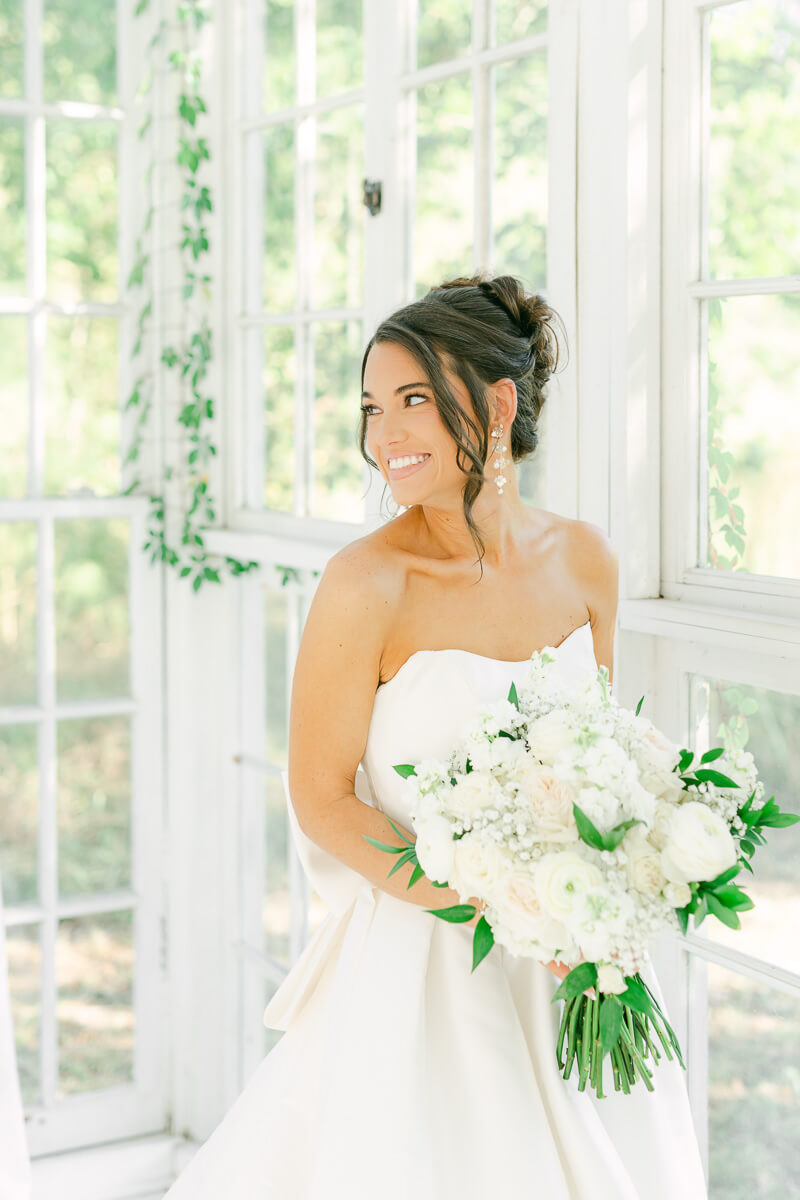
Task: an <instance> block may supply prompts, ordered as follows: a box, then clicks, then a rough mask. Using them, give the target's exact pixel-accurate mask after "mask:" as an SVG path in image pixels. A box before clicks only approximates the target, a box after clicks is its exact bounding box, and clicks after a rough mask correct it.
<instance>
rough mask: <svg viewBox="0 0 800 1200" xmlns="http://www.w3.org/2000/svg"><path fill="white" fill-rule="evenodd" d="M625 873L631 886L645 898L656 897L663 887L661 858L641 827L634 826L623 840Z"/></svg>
mask: <svg viewBox="0 0 800 1200" xmlns="http://www.w3.org/2000/svg"><path fill="white" fill-rule="evenodd" d="M624 848H625V854H626V855H627V860H626V862H625V871H626V874H627V876H628V879H629V880H630V881H631V883H632V885H633V886H634V887H635V888H636V889H637V890H638V891H640V892H643V893H644V895H645V896H657V895H658V894H659V893H660V891H661V889H662V887H663V886H664V882H665V880H664V872H663V871H662V869H661V856H660V854H659V852H658V850H656V848H655V846H653V845H652V844H651V843H650V841H648V838H647V835H646V834H645V833H644V832H643V827H642V826H641V825H634V826H632V828H631V829H629V830H628V832H627V833H626V835H625V838H624Z"/></svg>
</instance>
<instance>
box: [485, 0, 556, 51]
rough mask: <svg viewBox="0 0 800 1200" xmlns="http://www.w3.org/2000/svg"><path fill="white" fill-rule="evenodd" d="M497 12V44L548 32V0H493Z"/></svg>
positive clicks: (493, 6)
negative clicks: (524, 1)
mask: <svg viewBox="0 0 800 1200" xmlns="http://www.w3.org/2000/svg"><path fill="white" fill-rule="evenodd" d="M491 2H492V8H493V9H494V10H495V12H496V14H497V15H496V18H495V20H496V26H497V33H496V36H495V44H496V45H498V46H502V45H503V43H504V42H514V41H516V40H517V38H524V37H533V35H534V34H536V33H546V32H547V0H528V2H527V3H520V0H491Z"/></svg>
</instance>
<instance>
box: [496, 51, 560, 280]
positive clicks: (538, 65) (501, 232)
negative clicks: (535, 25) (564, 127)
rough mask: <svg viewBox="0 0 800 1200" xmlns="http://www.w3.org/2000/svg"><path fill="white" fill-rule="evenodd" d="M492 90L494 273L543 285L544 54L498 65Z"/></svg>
mask: <svg viewBox="0 0 800 1200" xmlns="http://www.w3.org/2000/svg"><path fill="white" fill-rule="evenodd" d="M492 80H493V83H494V88H495V124H494V129H495V135H494V156H495V161H494V194H493V197H492V210H493V212H492V221H493V227H494V228H493V233H494V255H493V259H492V264H493V268H494V273H495V274H497V275H501V274H503V273H505V272H508V273H510V274H512V275H517V276H519V277H521V278H522V279H523V280H524V281H525V284H526V286H527V287H528V288H529V289H533V288H537V287H545V286H546V284H547V243H546V235H547V58H546V56H545V55H544V54H537V55H533V56H530V57H528V58H522V59H517V60H516V61H515V62H512V63H508V64H507V65H505V66H500V67H498V68H497V69H496V70H495V71H493V72H492Z"/></svg>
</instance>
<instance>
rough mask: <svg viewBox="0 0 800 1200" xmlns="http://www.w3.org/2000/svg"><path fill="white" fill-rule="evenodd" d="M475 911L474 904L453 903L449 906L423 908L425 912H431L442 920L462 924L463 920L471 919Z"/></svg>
mask: <svg viewBox="0 0 800 1200" xmlns="http://www.w3.org/2000/svg"><path fill="white" fill-rule="evenodd" d="M477 911H478V910H477V909H476V907H475V905H474V904H453V905H451V906H450V908H426V909H425V912H429V913H432V915H433V916H434V917H440V918H441V919H442V920H443V921H449V922H450V923H451V924H452V925H463V924H464V922H465V921H471V920H472V918H473V917H474V916H475V913H476V912H477Z"/></svg>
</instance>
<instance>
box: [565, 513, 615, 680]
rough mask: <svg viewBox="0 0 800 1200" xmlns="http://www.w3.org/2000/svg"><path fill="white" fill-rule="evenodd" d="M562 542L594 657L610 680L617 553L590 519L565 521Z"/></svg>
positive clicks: (611, 676) (603, 532)
mask: <svg viewBox="0 0 800 1200" xmlns="http://www.w3.org/2000/svg"><path fill="white" fill-rule="evenodd" d="M563 545H564V549H565V555H566V566H567V569H568V571H569V573H570V576H571V577H572V578H573V579H574V580H575V583H576V585H577V587H578V589H579V590H580V594H581V596H582V598H583V600H584V601H585V604H586V608H587V610H588V612H589V621H590V624H591V629H592V638H593V640H594V649H595V658H596V660H597V662H598V664H603V665H605V666H607V667H608V671H609V678H612V679H613V674H614V631H615V628H616V623H617V606H618V600H619V555H618V554H617V551H616V549H615V547H614V545H613V543H612V542H611V539H610V538H609V537H608V535H607V534H606V532H605V531H604V530H603V529H601V528H600V526H599V525H595V524H593V523H592V522H591V521H578V520H573V519H570V520H568V521H567V523H566V524H565V526H564V528H563Z"/></svg>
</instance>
